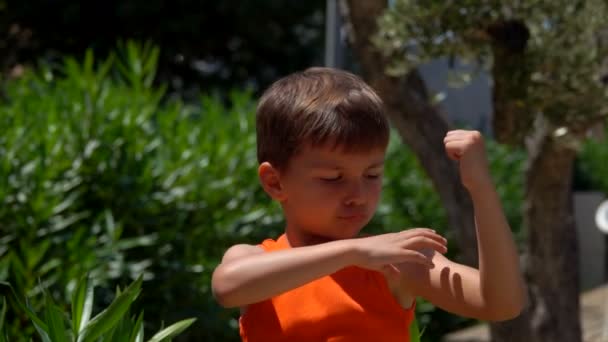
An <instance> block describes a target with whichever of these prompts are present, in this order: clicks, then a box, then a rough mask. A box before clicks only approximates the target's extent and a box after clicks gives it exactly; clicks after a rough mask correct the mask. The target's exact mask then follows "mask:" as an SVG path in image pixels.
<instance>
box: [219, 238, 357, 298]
mask: <svg viewBox="0 0 608 342" xmlns="http://www.w3.org/2000/svg"><path fill="white" fill-rule="evenodd" d="M348 241H349V240H341V241H333V242H328V243H323V244H319V245H315V246H307V247H300V248H293V249H287V250H282V251H276V252H270V253H260V254H257V255H253V256H251V257H246V258H242V259H238V260H234V261H232V262H228V263H226V264H225V265H220V266H219V267H218V268H217V269H216V271H215V272H214V274H213V280H212V286H213V292H214V294H215V296H216V298H217V300H218V301H219V302H220V304H222V305H223V306H225V307H238V306H245V305H248V304H252V303H256V302H260V301H262V300H265V299H268V298H271V297H274V296H276V295H279V294H281V293H283V292H286V291H288V290H292V289H294V288H297V287H299V286H302V285H304V284H306V283H308V282H311V281H313V280H315V279H317V278H320V277H323V276H326V275H329V274H331V273H334V272H336V271H338V270H340V269H342V268H344V267H346V266H349V265H352V264H353V263H354V259H355V254H354V249H353V248H352V247H351V244H349V243H348Z"/></svg>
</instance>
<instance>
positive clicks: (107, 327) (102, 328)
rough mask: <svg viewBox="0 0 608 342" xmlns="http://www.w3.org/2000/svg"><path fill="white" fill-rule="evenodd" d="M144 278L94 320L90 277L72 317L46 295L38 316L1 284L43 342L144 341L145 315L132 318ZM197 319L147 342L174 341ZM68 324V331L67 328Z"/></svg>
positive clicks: (76, 299) (0, 323)
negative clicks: (132, 306)
mask: <svg viewBox="0 0 608 342" xmlns="http://www.w3.org/2000/svg"><path fill="white" fill-rule="evenodd" d="M141 284H142V277H141V276H140V277H138V279H137V280H136V281H134V282H133V283H131V285H129V286H128V287H127V288H126V289H124V291H122V290H121V289H120V288H118V289H117V291H116V298H115V299H114V301H112V303H111V304H110V305H109V306H108V307H107V308H106V309H105V310H103V311H101V312H100V313H99V314H97V315H96V316H95V317H93V318H91V314H92V307H93V286H92V284H91V283H90V282H89V279H88V278H87V277H85V278H83V279H81V280H80V281H79V282H78V284H77V285H76V290H75V291H74V294H73V296H72V301H71V313H72V314H71V316H70V315H68V314H66V313H65V312H63V309H62V308H61V307H60V306H58V305H57V304H55V302H54V301H53V298H52V297H51V296H50V295H49V294H48V293H46V292H45V293H44V298H43V302H44V306H45V307H44V310H43V311H44V316H39V315H37V314H36V313H35V312H34V311H33V310H32V309H31V307H30V306H29V305H28V304H24V303H22V302H21V299H20V298H19V297H18V296H17V295H16V292H15V290H14V289H13V288H12V286H11V285H10V284H8V283H0V285H2V286H3V287H5V288H9V289H10V290H11V294H12V298H11V299H12V301H13V303H16V306H17V307H19V309H20V310H22V311H23V312H25V314H26V315H27V316H28V317H29V318H30V320H31V321H32V323H33V325H34V326H35V327H36V330H37V332H38V334H39V337H40V339H41V340H42V341H44V342H68V341H73V342H76V341H77V342H92V341H98V342H106V341H107V342H111V341H143V339H144V326H143V312H141V313H140V314H139V315H137V316H131V315H130V314H129V309H130V307H131V304H132V303H133V302H134V301H135V299H136V298H137V296H138V295H139V293H140V292H141ZM2 298H3V305H2V314H1V315H0V341H3V339H4V341H6V340H8V337H7V335H6V333H5V331H4V330H3V323H4V313H5V312H6V300H5V299H4V297H2ZM194 321H195V319H187V320H183V321H180V322H177V323H174V324H172V325H171V326H169V327H167V328H165V329H162V330H161V331H159V332H157V333H156V334H155V335H154V336H153V337H152V338H151V339H149V340H148V342H160V341H171V338H172V337H174V336H176V335H178V334H180V333H181V332H182V331H184V330H185V329H187V328H188V327H189V326H190V325H191V324H192V323H194ZM66 324H67V329H66Z"/></svg>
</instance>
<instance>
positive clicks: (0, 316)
mask: <svg viewBox="0 0 608 342" xmlns="http://www.w3.org/2000/svg"><path fill="white" fill-rule="evenodd" d="M4 316H6V298H4V296H2V309H0V341H2V339H3V338H4Z"/></svg>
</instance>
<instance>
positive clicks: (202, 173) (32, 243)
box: [0, 43, 521, 341]
mask: <svg viewBox="0 0 608 342" xmlns="http://www.w3.org/2000/svg"><path fill="white" fill-rule="evenodd" d="M157 58H158V50H157V49H156V48H154V47H152V46H147V45H143V46H141V45H136V44H133V43H128V44H124V45H121V46H120V48H119V49H118V52H117V53H116V54H112V55H111V56H109V57H108V58H107V59H105V60H102V61H96V60H94V58H93V56H92V54H91V53H88V54H87V56H86V58H85V59H84V61H82V62H78V61H76V60H74V59H70V58H67V59H66V60H65V61H64V63H62V64H61V65H59V66H48V65H46V66H44V65H43V66H41V67H40V68H39V69H38V70H36V71H32V72H28V73H26V75H24V76H23V77H22V78H20V79H17V80H12V81H10V82H8V83H7V84H6V85H5V86H4V89H3V95H4V96H3V99H2V102H1V103H0V130H1V131H2V132H4V133H3V134H2V135H1V136H0V155H2V156H3V158H2V159H0V202H1V205H0V229H1V230H2V233H1V234H0V280H4V281H8V282H10V283H11V284H13V285H14V287H15V288H16V290H17V292H19V295H22V296H26V297H27V298H28V301H29V303H30V305H31V307H32V310H34V311H40V310H42V308H43V307H44V296H43V292H44V291H45V289H48V292H49V293H50V294H51V295H52V297H53V298H55V300H56V302H57V303H58V305H59V306H60V307H64V308H65V307H67V303H69V302H70V300H69V299H70V298H71V297H72V296H73V293H74V291H75V290H76V288H77V283H78V279H80V278H81V276H82V275H83V274H86V273H89V274H90V275H91V282H92V283H93V284H94V285H95V286H96V288H97V289H98V291H97V293H98V299H99V300H98V302H97V303H95V305H96V308H95V310H97V311H99V310H100V309H101V308H104V307H107V306H108V305H110V303H111V301H112V298H113V295H114V291H113V290H112V289H113V288H115V286H116V285H118V284H122V283H124V282H127V281H132V280H134V279H135V278H136V277H137V276H138V275H139V274H143V280H144V287H145V288H146V291H144V292H143V293H142V294H141V295H140V297H141V301H139V302H138V303H135V304H134V309H136V310H144V311H145V312H146V317H147V322H148V323H147V324H148V325H147V326H146V329H147V331H148V333H152V331H153V330H156V328H157V327H158V326H160V325H161V324H162V323H161V320H167V321H177V320H181V319H183V318H185V317H197V318H198V321H197V323H196V324H195V325H194V326H193V327H192V328H191V329H189V330H188V331H186V332H185V333H184V334H183V335H181V336H180V339H182V340H190V341H201V340H205V341H236V340H238V332H237V327H238V321H237V317H238V312H237V310H225V309H222V308H221V307H219V306H218V305H217V303H215V301H214V300H213V298H212V295H211V289H210V283H211V274H212V271H213V269H214V267H215V266H216V265H217V263H218V262H219V260H220V258H221V256H222V254H223V252H224V251H225V249H226V248H227V247H228V246H230V245H232V244H235V243H259V242H260V241H261V240H262V239H263V238H265V237H269V236H277V235H278V234H279V233H280V232H281V230H282V217H281V213H280V210H279V207H278V205H276V204H275V203H272V202H271V201H270V199H269V198H268V197H267V196H266V194H264V192H263V191H262V189H261V187H260V186H259V185H258V181H257V176H256V168H257V161H256V152H255V130H254V120H253V119H254V111H255V101H254V99H252V97H251V94H249V93H246V92H237V91H235V92H232V93H231V94H230V96H229V101H228V103H225V102H223V100H219V99H216V98H213V97H209V96H201V97H200V101H198V102H197V103H184V102H183V101H181V100H180V99H175V98H171V97H169V96H167V94H166V93H165V92H164V90H163V89H158V88H154V87H153V86H152V80H153V78H154V75H155V71H156V61H157ZM222 98H224V97H222ZM490 150H491V153H490V157H491V158H492V167H493V171H496V172H494V175H495V177H497V178H498V179H497V184H498V186H499V192H500V193H501V195H502V196H504V199H505V208H506V209H507V212H508V216H509V218H510V219H511V221H512V222H511V223H512V225H513V226H514V227H517V226H518V225H519V222H520V219H519V203H521V202H520V199H521V185H520V184H521V182H520V173H519V170H520V166H521V165H520V161H521V159H520V157H521V153H515V152H513V151H509V150H506V149H503V148H500V147H498V146H494V145H493V144H490ZM387 160H388V164H387V167H386V179H385V192H384V195H383V200H382V203H381V205H380V208H379V211H378V215H376V217H375V218H374V220H373V221H372V224H371V225H370V228H369V230H368V231H369V232H387V231H393V230H398V229H403V228H407V227H412V226H432V227H434V228H436V229H438V230H439V231H440V232H443V233H446V234H447V235H448V236H449V229H448V227H447V226H446V225H447V221H446V218H445V214H444V212H443V209H442V207H441V205H440V202H439V199H438V196H437V194H436V193H435V191H434V189H433V188H432V186H431V184H430V182H429V181H428V179H427V177H426V176H425V175H424V172H423V171H422V169H421V168H420V166H419V165H418V163H417V161H416V160H415V158H414V157H413V155H412V154H411V153H410V152H409V150H408V149H407V148H406V147H404V146H403V145H402V144H400V143H399V142H398V141H397V139H396V137H395V135H393V136H392V140H391V145H390V148H389V154H388V159H387ZM514 222H517V223H516V224H514ZM451 251H452V253H453V252H454V251H455V248H451ZM13 309H14V310H9V311H8V313H7V320H6V323H5V329H6V331H7V333H8V336H9V338H10V340H11V341H28V340H29V336H32V335H33V334H35V328H34V327H33V326H31V325H30V324H28V323H27V317H25V316H23V315H24V314H23V312H21V311H20V310H17V308H13ZM418 311H419V313H418V317H419V322H420V323H421V328H423V329H424V328H426V330H425V333H424V335H423V339H425V338H433V337H434V336H439V335H441V333H443V332H445V331H447V330H449V328H451V327H453V326H456V325H458V324H461V323H462V321H463V320H461V319H457V318H454V317H453V316H449V315H446V314H445V313H440V312H439V311H438V310H436V308H434V307H433V306H432V305H430V304H428V303H422V304H420V305H419V306H418Z"/></svg>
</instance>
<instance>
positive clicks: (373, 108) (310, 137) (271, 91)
mask: <svg viewBox="0 0 608 342" xmlns="http://www.w3.org/2000/svg"><path fill="white" fill-rule="evenodd" d="M256 130H257V153H258V161H259V162H260V163H262V162H264V161H267V162H270V163H271V164H273V166H274V167H277V168H279V169H281V168H285V167H286V166H287V164H288V162H289V160H290V158H291V157H293V156H294V155H295V154H296V153H298V151H299V150H300V148H301V147H302V146H304V145H306V144H309V145H310V146H312V147H318V146H323V145H326V144H331V145H332V147H333V148H337V147H339V148H341V149H343V150H344V151H345V152H360V151H368V150H371V149H374V148H378V147H383V148H385V147H386V145H387V143H388V138H389V124H388V121H387V119H386V116H385V113H384V106H383V104H382V100H380V97H378V95H377V94H376V93H375V92H374V90H373V89H372V88H371V87H370V86H368V85H367V84H365V82H363V80H361V79H360V78H359V77H357V76H355V75H353V74H351V73H348V72H346V71H342V70H337V69H330V68H310V69H307V70H305V71H302V72H297V73H294V74H291V75H288V76H286V77H284V78H282V79H280V80H278V81H276V82H275V83H274V84H272V85H271V86H270V87H269V88H268V89H267V90H266V91H265V92H264V94H263V95H262V97H261V99H260V102H259V104H258V108H257V114H256Z"/></svg>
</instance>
